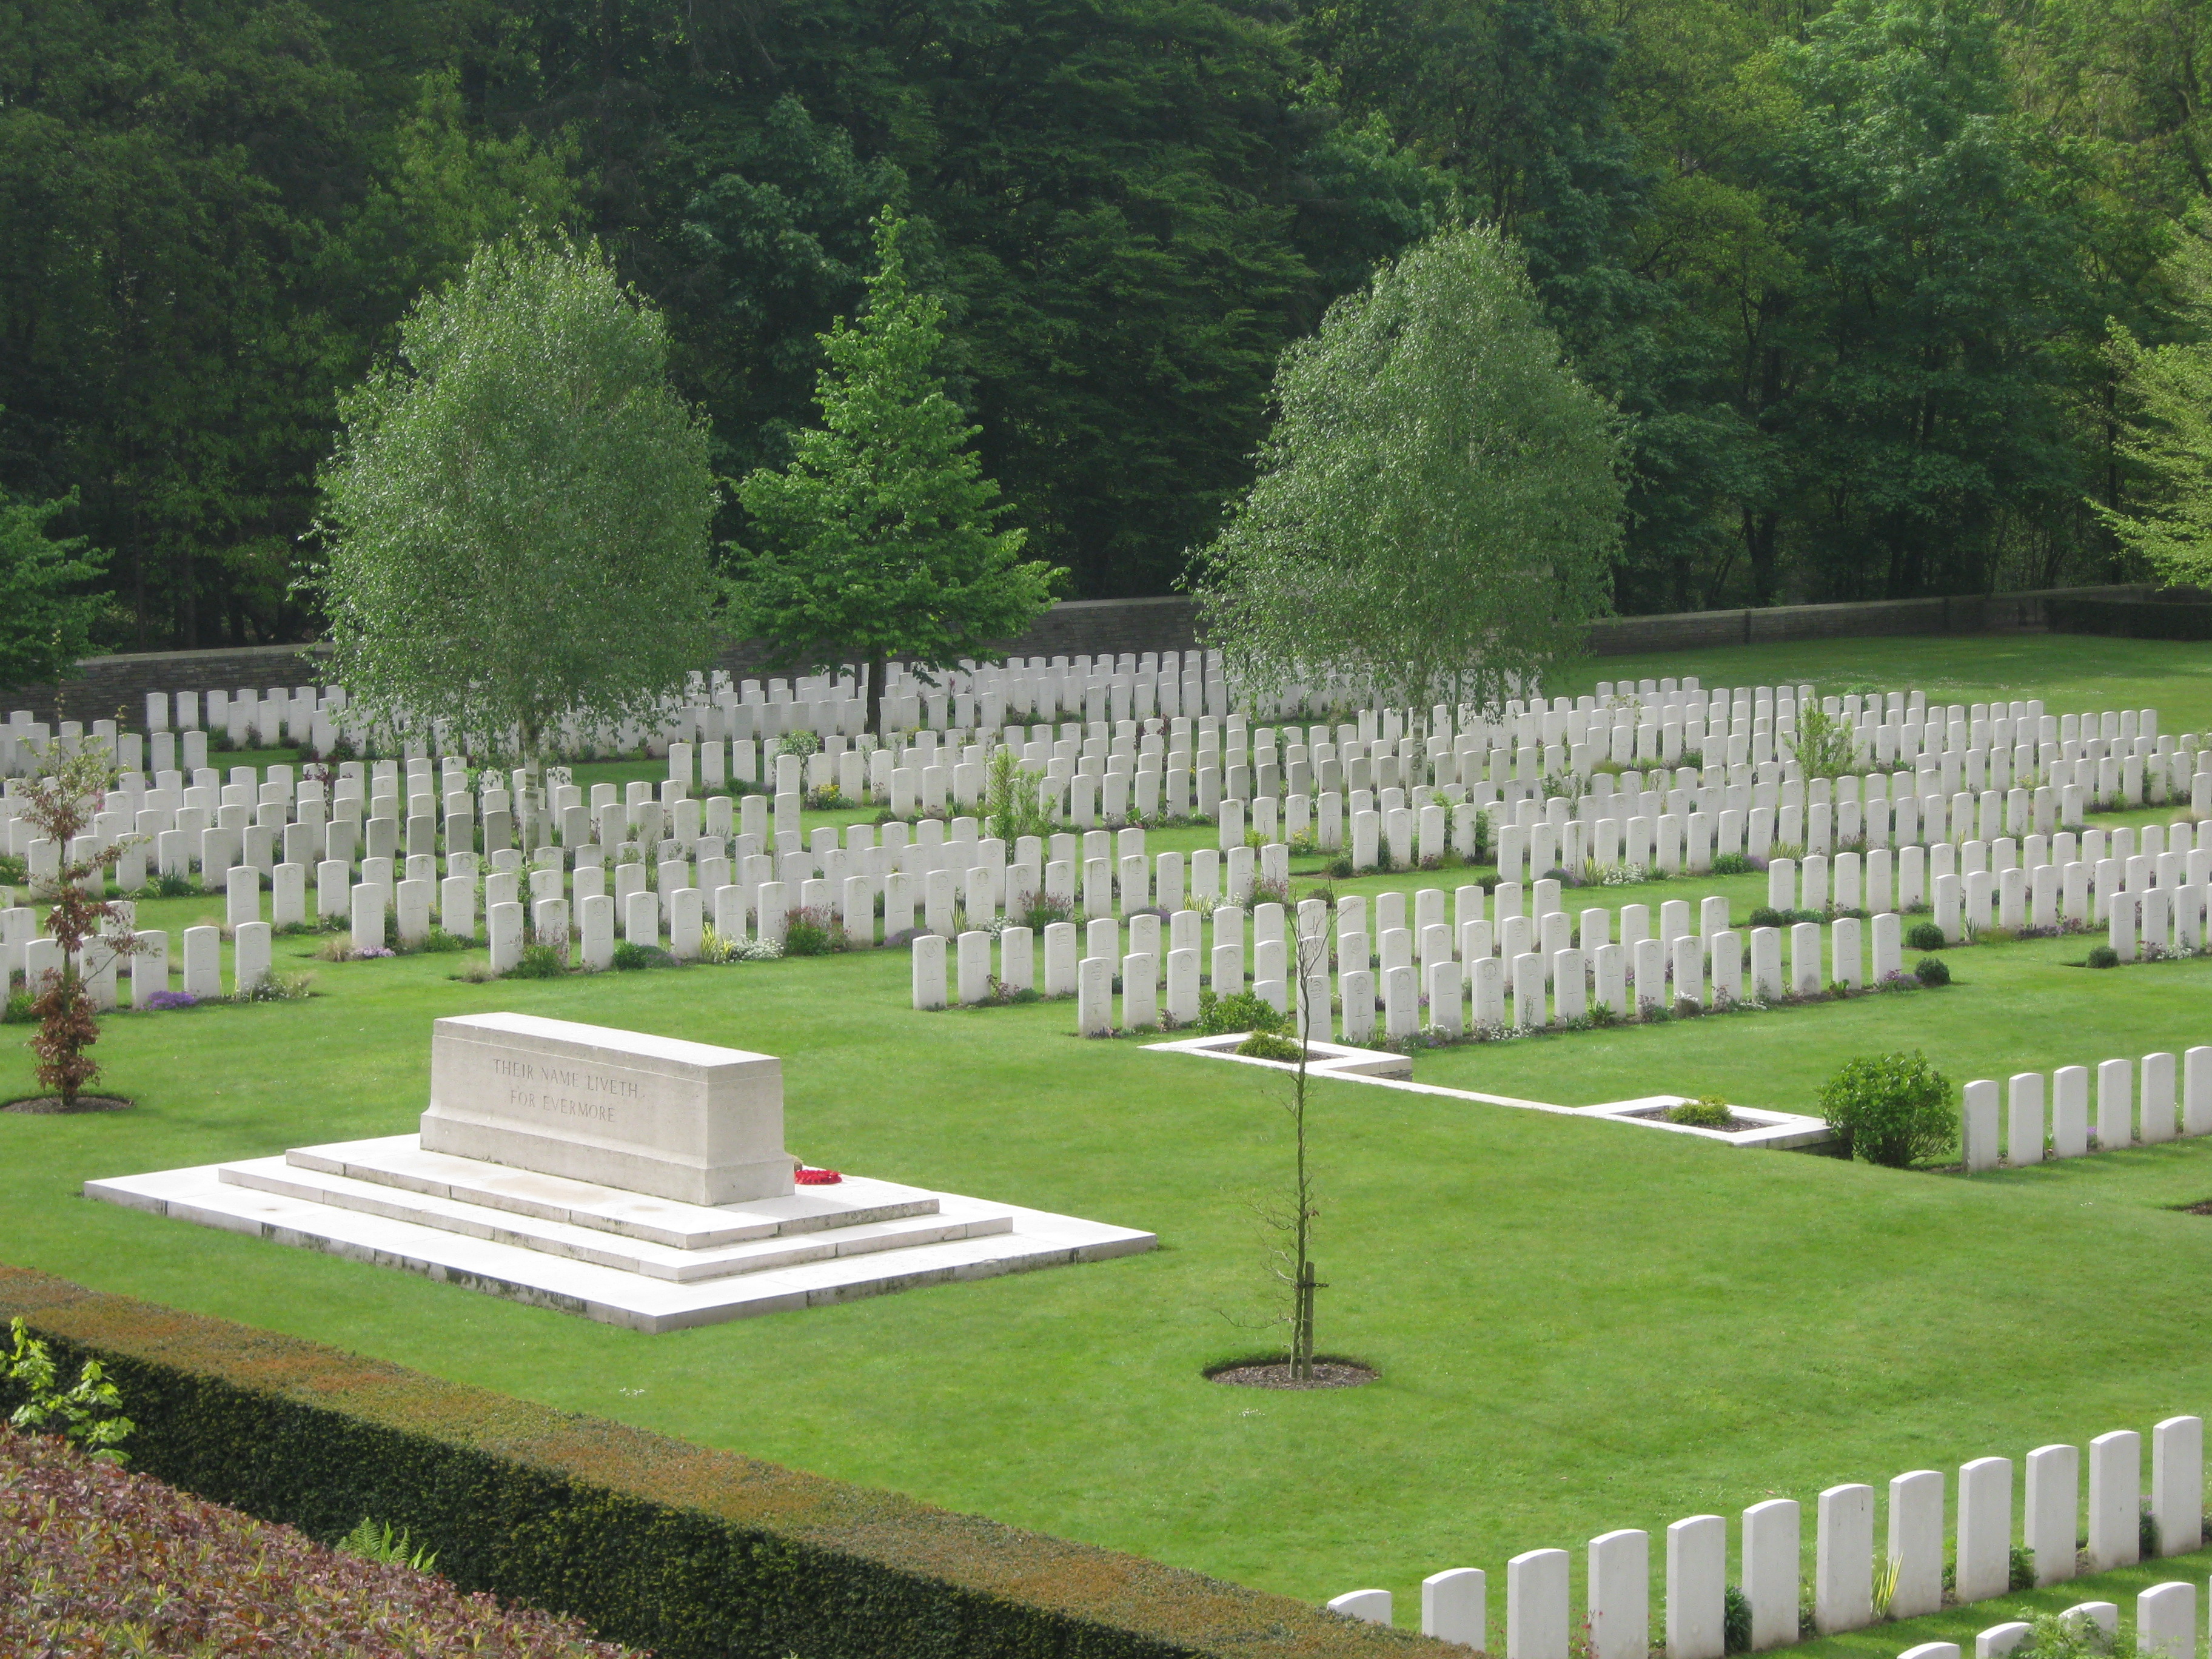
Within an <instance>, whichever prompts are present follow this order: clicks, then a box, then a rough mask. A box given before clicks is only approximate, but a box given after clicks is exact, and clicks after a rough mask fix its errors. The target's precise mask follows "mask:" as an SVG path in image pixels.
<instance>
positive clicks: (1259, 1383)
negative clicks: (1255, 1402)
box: [1206, 1358, 1376, 1389]
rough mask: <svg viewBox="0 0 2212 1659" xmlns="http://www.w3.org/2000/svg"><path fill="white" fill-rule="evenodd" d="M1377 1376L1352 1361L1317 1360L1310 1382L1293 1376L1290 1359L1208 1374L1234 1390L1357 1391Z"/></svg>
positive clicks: (1267, 1361)
mask: <svg viewBox="0 0 2212 1659" xmlns="http://www.w3.org/2000/svg"><path fill="white" fill-rule="evenodd" d="M1375 1376H1376V1373H1375V1372H1374V1371H1373V1370H1370V1368H1369V1367H1367V1366H1365V1365H1363V1364H1359V1363H1358V1361H1357V1360H1352V1359H1319V1358H1317V1359H1316V1360H1315V1361H1314V1363H1313V1376H1312V1377H1311V1378H1310V1380H1309V1379H1305V1378H1301V1377H1296V1376H1291V1362H1290V1361H1289V1360H1287V1359H1273V1360H1253V1361H1249V1362H1247V1363H1244V1364H1235V1365H1225V1366H1223V1367H1222V1368H1221V1369H1220V1370H1212V1371H1208V1372H1206V1381H1207V1382H1209V1383H1227V1384H1228V1385H1229V1386H1230V1387H1231V1388H1233V1389H1356V1388H1358V1386H1359V1385H1360V1384H1361V1383H1372V1382H1373V1381H1374V1380H1375Z"/></svg>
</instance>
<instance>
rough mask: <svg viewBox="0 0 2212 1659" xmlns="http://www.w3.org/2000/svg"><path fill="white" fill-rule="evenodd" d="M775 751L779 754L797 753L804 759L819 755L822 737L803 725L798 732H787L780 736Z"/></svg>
mask: <svg viewBox="0 0 2212 1659" xmlns="http://www.w3.org/2000/svg"><path fill="white" fill-rule="evenodd" d="M775 752H776V753H777V754H779V755H796V756H798V757H799V758H800V759H801V760H804V759H805V758H806V757H807V756H809V755H818V754H820V753H821V752H822V739H821V738H819V737H817V736H816V735H815V734H814V733H813V732H810V731H808V730H807V729H806V728H805V726H801V727H799V730H798V731H796V732H785V733H784V734H783V735H782V736H781V738H777V739H776V742H775Z"/></svg>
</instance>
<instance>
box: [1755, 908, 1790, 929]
mask: <svg viewBox="0 0 2212 1659" xmlns="http://www.w3.org/2000/svg"><path fill="white" fill-rule="evenodd" d="M1789 921H1790V916H1789V914H1788V913H1787V912H1786V911H1782V910H1778V909H1776V908H1774V907H1773V906H1772V905H1771V904H1762V905H1760V906H1759V907H1758V908H1756V909H1754V910H1753V912H1752V913H1751V925H1752V926H1753V927H1787V926H1788V925H1789Z"/></svg>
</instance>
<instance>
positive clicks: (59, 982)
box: [21, 743, 137, 1112]
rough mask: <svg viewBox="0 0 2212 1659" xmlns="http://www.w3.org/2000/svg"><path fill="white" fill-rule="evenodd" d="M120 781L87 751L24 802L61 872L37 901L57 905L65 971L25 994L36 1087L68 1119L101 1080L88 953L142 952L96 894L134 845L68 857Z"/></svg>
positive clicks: (97, 747) (50, 927) (50, 922)
mask: <svg viewBox="0 0 2212 1659" xmlns="http://www.w3.org/2000/svg"><path fill="white" fill-rule="evenodd" d="M115 776H116V774H115V763H114V759H113V757H112V755H111V754H110V753H109V751H108V750H107V748H106V745H105V744H92V743H88V744H85V745H84V746H83V747H82V748H81V749H79V750H77V752H76V754H74V755H71V756H70V757H69V758H67V759H66V760H64V761H63V762H62V763H61V764H60V765H59V766H58V767H56V768H55V769H53V770H52V771H51V772H50V773H48V774H47V775H45V776H43V777H40V778H36V779H33V781H32V783H31V786H30V788H29V789H28V791H27V793H25V795H24V796H23V797H22V798H21V799H22V801H23V805H22V809H21V811H22V816H23V817H26V818H27V819H29V820H30V822H31V825H32V827H33V829H36V830H37V831H38V832H39V834H40V836H42V837H44V838H45V839H46V840H48V841H51V842H53V843H54V845H55V847H56V848H57V849H58V861H59V864H60V872H59V874H58V877H57V878H56V879H55V881H54V884H53V890H52V892H51V893H47V894H39V895H34V896H40V897H46V898H50V899H52V902H53V908H52V909H51V910H49V911H48V912H47V913H46V933H47V934H48V935H49V936H50V937H51V938H52V939H53V941H54V942H55V943H56V944H57V945H60V946H61V947H62V966H61V971H60V972H59V973H53V972H51V971H50V972H48V973H46V974H45V975H41V976H40V983H39V984H36V985H31V986H28V987H26V988H27V989H28V990H29V992H30V993H31V997H32V1002H31V1014H32V1017H33V1018H34V1019H36V1020H37V1021H38V1022H39V1029H38V1032H37V1034H36V1035H35V1036H33V1037H32V1039H31V1052H32V1053H33V1054H35V1055H37V1056H38V1060H39V1081H40V1082H41V1083H43V1084H45V1085H46V1087H48V1088H49V1089H52V1091H54V1093H55V1094H56V1095H57V1096H58V1097H59V1098H60V1101H61V1108H62V1109H63V1110H64V1111H65V1112H71V1111H75V1110H76V1104H77V1097H78V1096H79V1095H81V1094H82V1092H83V1091H84V1086H85V1085H87V1084H88V1083H90V1082H91V1081H92V1080H93V1079H95V1078H97V1077H98V1076H99V1075H100V1062H99V1061H98V1060H94V1058H93V1057H92V1055H91V1054H90V1053H89V1052H88V1050H89V1049H90V1048H92V1045H93V1044H94V1043H95V1042H99V1041H100V1023H99V1021H98V1020H97V1019H95V1018H94V1016H93V1007H92V998H91V997H90V996H89V995H88V994H87V993H86V991H85V988H84V978H83V971H82V970H83V963H84V953H85V952H86V951H87V950H88V949H92V950H100V951H112V952H114V953H115V954H116V955H117V956H129V955H130V954H131V953H132V952H133V951H136V950H137V940H136V939H134V938H133V937H132V936H131V933H130V932H129V931H128V930H127V929H126V928H124V927H120V926H119V924H121V923H122V922H123V921H125V910H124V908H123V906H122V905H121V904H120V903H118V902H117V901H115V900H112V899H105V898H95V897H94V896H93V893H92V887H91V884H92V881H93V878H94V876H95V875H98V876H103V877H104V876H105V875H106V872H108V871H110V870H112V869H113V868H114V867H115V864H116V860H118V859H120V858H121V857H122V856H123V852H124V848H125V847H127V846H128V845H129V844H130V842H131V837H127V836H126V837H125V838H124V839H123V840H120V841H118V842H115V843H114V844H113V845H112V846H109V847H105V848H99V849H97V850H96V851H94V852H93V853H92V854H89V856H86V857H73V856H72V855H71V852H70V848H72V846H73V845H74V844H75V843H76V841H77V840H78V838H79V837H80V836H82V835H83V834H84V832H85V831H86V829H88V828H90V827H91V824H92V820H93V817H94V814H95V813H97V812H98V811H100V808H101V806H102V805H104V804H105V802H106V798H107V792H108V791H109V790H110V789H112V788H113V787H115ZM102 884H103V885H105V883H104V882H103V883H102Z"/></svg>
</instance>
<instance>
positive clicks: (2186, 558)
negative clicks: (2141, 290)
mask: <svg viewBox="0 0 2212 1659" xmlns="http://www.w3.org/2000/svg"><path fill="white" fill-rule="evenodd" d="M2175 264H2176V265H2177V266H2178V267H2179V270H2180V272H2181V274H2182V281H2183V283H2184V285H2185V289H2186V290H2187V292H2188V294H2189V296H2190V299H2189V305H2188V312H2187V320H2188V321H2189V322H2190V323H2191V324H2192V325H2193V327H2192V328H2191V332H2190V337H2187V338H2185V339H2180V340H2175V341H2171V342H2168V343H2166V344H2164V345H2159V346H2146V345H2144V344H2143V343H2142V342H2141V341H2139V340H2137V339H2136V337H2135V336H2134V335H2132V334H2131V333H2130V332H2129V331H2127V329H2125V328H2124V327H2123V326H2120V325H2117V324H2116V325H2114V327H2113V330H2112V347H2111V357H2112V365H2113V368H2115V370H2116V371H2117V372H2118V374H2119V376H2120V386H2121V392H2122V404H2121V410H2122V424H2121V430H2122V433H2123V436H2122V438H2121V441H2120V451H2121V453H2122V454H2123V455H2124V457H2125V458H2126V459H2127V460H2128V461H2129V462H2130V463H2131V464H2132V465H2133V466H2134V467H2135V468H2136V471H2137V472H2138V473H2139V475H2140V477H2141V483H2140V484H2139V485H2138V487H2137V489H2136V492H2135V493H2136V499H2135V501H2134V502H2133V503H2132V505H2134V507H2135V508H2136V510H2135V511H2133V512H2122V511H2118V510H2115V509H2113V508H2112V507H2106V506H2105V505H2104V504H2103V503H2101V502H2100V503H2099V504H2098V508H2097V510H2098V513H2099V516H2100V518H2101V519H2102V520H2104V522H2105V524H2106V526H2107V527H2108V528H2110V529H2111V531H2112V533H2113V535H2114V536H2116V537H2117V538H2118V539H2119V542H2120V544H2121V545H2122V546H2123V547H2124V548H2126V549H2127V550H2128V551H2129V552H2130V553H2131V554H2133V555H2135V556H2136V557H2137V558H2139V559H2141V560H2142V562H2144V563H2145V564H2147V565H2148V566H2149V567H2150V568H2151V569H2152V570H2154V572H2156V573H2157V574H2158V575H2159V576H2160V578H2162V579H2163V580H2166V581H2168V582H2173V583H2185V584H2188V585H2191V586H2199V587H2205V586H2212V246H2208V245H2207V243H2206V242H2205V240H2204V228H2203V226H2202V225H2199V226H2198V227H2197V229H2196V232H2195V234H2191V236H2189V237H2188V238H2187V240H2185V242H2184V243H2183V245H2182V246H2181V248H2180V250H2179V252H2178V253H2177V255H2176V258H2175Z"/></svg>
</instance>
